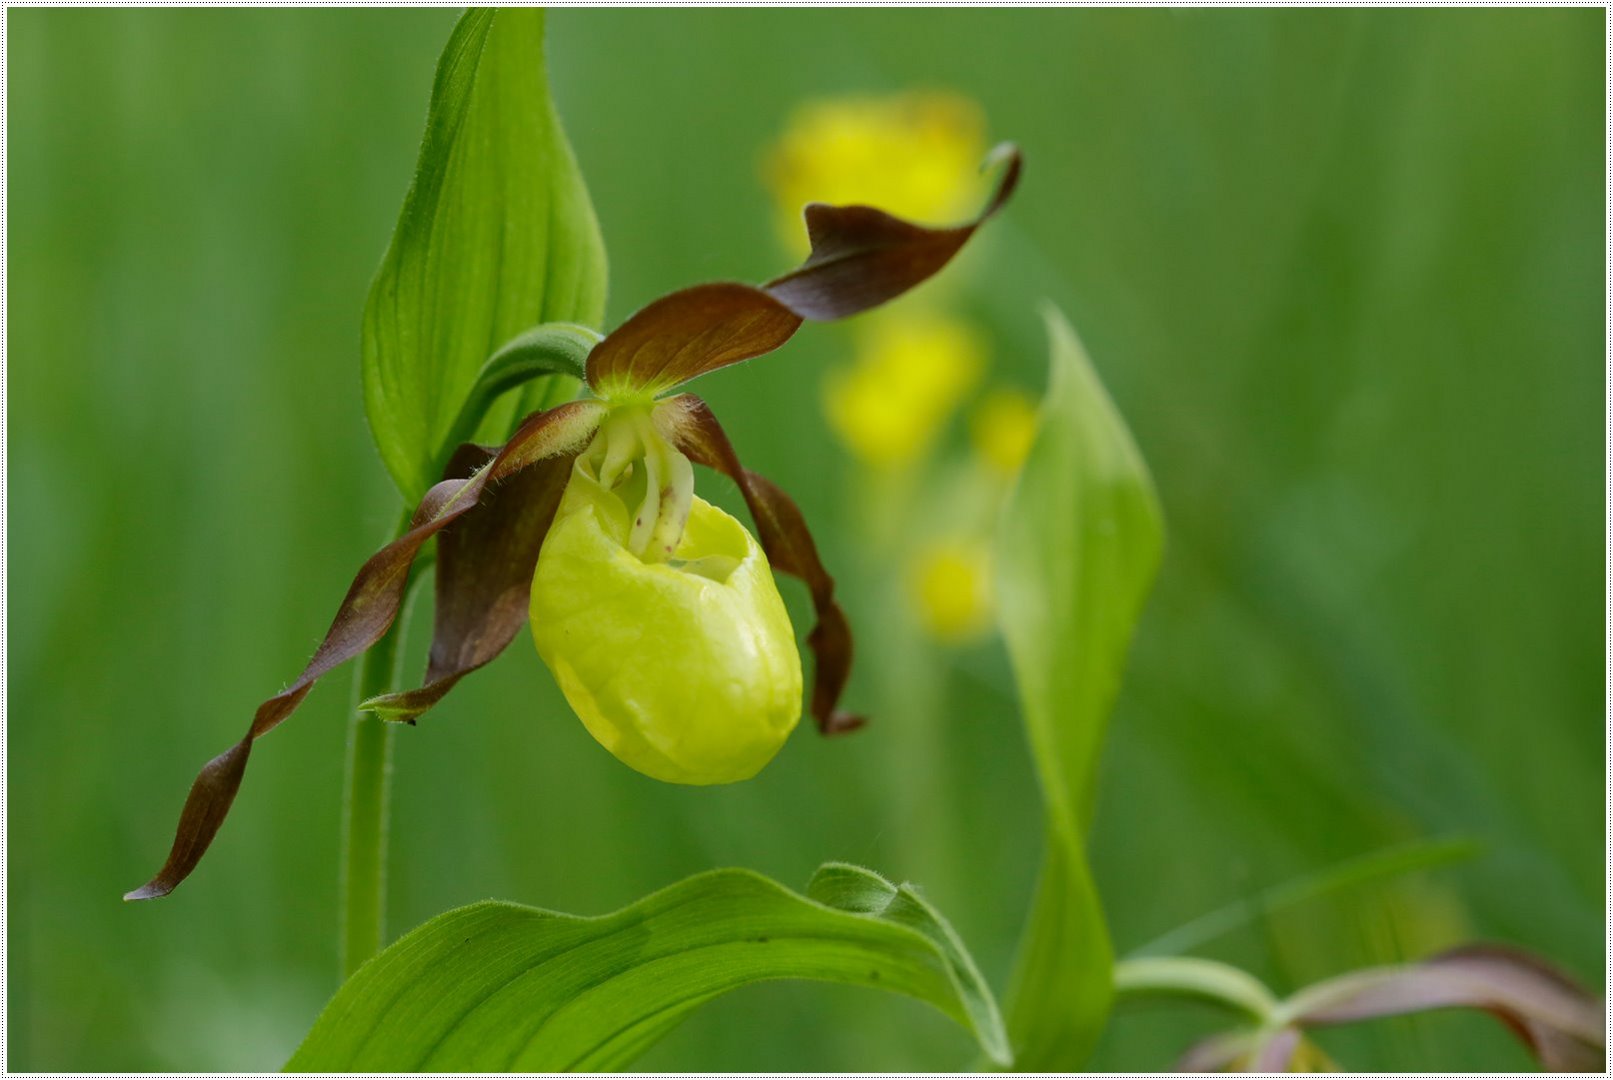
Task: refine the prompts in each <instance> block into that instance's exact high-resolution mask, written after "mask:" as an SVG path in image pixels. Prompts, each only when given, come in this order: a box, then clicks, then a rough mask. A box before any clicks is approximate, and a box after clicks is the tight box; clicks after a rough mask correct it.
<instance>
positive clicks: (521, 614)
mask: <svg viewBox="0 0 1613 1080" xmlns="http://www.w3.org/2000/svg"><path fill="white" fill-rule="evenodd" d="M494 454H495V451H494V450H491V449H488V448H487V447H483V446H472V445H466V446H462V447H460V448H459V450H458V452H457V453H455V455H454V457H453V460H452V461H451V462H450V463H449V466H448V474H449V475H450V476H463V477H469V476H473V475H475V474H476V472H477V471H478V470H479V469H481V468H482V467H483V466H485V465H487V463H488V462H490V461H491V460H492V459H493V456H494ZM575 460H576V455H575V454H565V455H562V456H560V457H553V458H547V459H545V460H543V461H540V462H538V463H537V464H536V465H534V466H532V467H531V468H528V469H525V470H522V471H521V472H518V473H516V474H515V475H514V476H511V477H509V478H508V479H506V480H504V481H503V482H502V483H499V484H497V485H494V486H493V487H491V488H489V489H488V490H487V491H485V492H484V493H483V494H482V497H481V500H480V509H479V510H478V512H477V513H474V514H467V515H466V516H464V517H463V518H460V519H459V520H457V521H455V522H454V523H453V524H452V525H450V526H449V527H448V528H446V529H444V530H443V533H442V535H441V536H440V537H438V538H437V614H436V625H435V627H434V629H433V633H432V641H431V655H430V659H429V660H428V661H427V664H426V681H425V685H424V686H421V687H419V688H418V689H414V690H405V691H401V692H399V693H396V694H385V695H383V696H381V697H375V698H371V699H370V700H369V701H366V702H364V703H362V704H361V705H360V706H359V708H361V709H367V710H370V711H372V712H374V713H376V714H378V715H380V716H382V717H383V718H385V719H387V720H402V721H405V722H407V723H411V724H412V723H414V721H415V718H416V717H418V716H419V715H420V714H422V713H424V712H425V711H426V710H428V709H430V708H431V707H432V706H433V705H435V704H437V702H439V701H441V700H442V698H443V696H444V695H445V694H447V693H448V691H450V690H452V689H453V688H454V685H455V684H456V683H458V682H459V680H460V679H462V678H464V677H465V676H466V675H468V674H470V673H471V672H472V671H475V670H476V669H477V668H479V667H481V666H482V665H484V664H486V663H488V662H489V661H491V660H492V659H493V658H494V657H496V656H498V654H499V653H501V652H503V651H504V648H505V646H507V645H509V643H510V642H511V641H512V640H513V639H514V638H515V635H516V634H517V633H518V632H520V629H521V627H522V625H523V624H524V623H525V622H526V619H527V603H528V598H529V594H530V592H531V590H532V573H533V570H534V569H535V568H536V567H537V562H538V552H539V550H540V549H542V547H543V538H544V537H545V536H547V535H548V532H549V525H550V523H551V522H553V521H554V514H555V510H556V509H557V508H558V507H559V505H560V496H561V494H562V493H564V491H565V489H566V481H567V479H568V478H569V477H570V475H571V464H572V462H573V461H575Z"/></svg>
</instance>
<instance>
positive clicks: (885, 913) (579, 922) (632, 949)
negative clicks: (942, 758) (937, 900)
mask: <svg viewBox="0 0 1613 1080" xmlns="http://www.w3.org/2000/svg"><path fill="white" fill-rule="evenodd" d="M808 892H809V895H810V897H811V898H810V899H809V898H808V897H803V896H800V895H797V894H795V893H792V892H790V891H789V890H787V889H785V888H784V887H783V886H781V885H778V884H776V883H775V882H772V881H770V880H768V879H767V878H764V877H762V876H760V875H758V874H754V873H751V872H750V871H748V870H714V871H711V872H709V873H705V874H699V875H696V876H695V877H692V878H688V879H686V880H684V881H681V882H679V883H678V884H676V885H673V886H671V887H670V888H667V889H664V890H662V891H660V892H657V893H653V894H651V895H650V896H647V897H645V898H643V899H642V900H639V901H638V902H637V903H634V904H631V905H629V906H628V907H625V908H623V909H622V910H621V911H618V912H616V913H615V914H612V915H604V916H600V917H595V918H583V917H579V916H576V915H562V914H557V913H555V912H550V911H541V910H539V909H537V908H530V907H523V906H520V905H516V904H506V903H495V902H491V901H489V902H484V903H480V904H472V905H471V906H469V907H464V908H459V909H457V910H455V911H450V912H447V913H446V914H443V915H439V916H437V917H436V918H435V919H432V920H431V921H429V922H427V923H425V924H424V925H423V926H421V927H419V928H418V929H416V930H414V931H413V932H412V933H410V934H408V935H407V936H406V937H404V938H403V939H402V940H400V941H398V942H397V943H396V944H395V945H393V946H392V947H390V948H388V949H387V950H385V951H384V952H382V953H381V954H380V955H379V956H377V957H376V958H375V959H373V960H371V961H370V962H369V963H368V964H366V965H365V966H364V967H363V968H361V969H360V970H359V971H358V973H357V974H356V975H354V976H353V978H352V979H350V980H349V981H348V982H347V984H346V985H345V986H343V987H342V988H341V989H340V990H339V991H337V994H336V997H335V998H334V999H333V1000H332V1001H331V1003H330V1004H329V1005H327V1006H326V1008H325V1011H324V1012H323V1013H322V1014H321V1015H320V1017H319V1020H318V1021H317V1022H316V1023H315V1024H314V1028H313V1030H312V1031H311V1032H310V1033H309V1035H308V1038H307V1040H306V1041H305V1042H304V1043H303V1045H302V1047H301V1048H300V1049H299V1050H298V1051H297V1053H296V1055H295V1056H294V1057H293V1058H292V1059H291V1061H290V1063H289V1064H288V1065H287V1066H286V1067H287V1069H289V1070H291V1071H297V1072H324V1071H387V1072H405V1071H422V1070H456V1071H467V1070H468V1071H508V1070H521V1071H560V1070H608V1069H615V1068H621V1067H623V1066H625V1065H626V1064H627V1063H629V1062H630V1061H632V1060H633V1059H634V1058H635V1057H636V1056H637V1055H638V1054H640V1053H641V1052H642V1051H643V1050H645V1049H646V1048H647V1047H648V1046H650V1045H651V1044H652V1043H654V1042H655V1041H656V1040H657V1039H659V1038H661V1037H662V1036H663V1035H665V1034H666V1033H667V1032H668V1031H670V1030H672V1028H674V1027H676V1026H677V1024H678V1023H679V1022H680V1021H681V1020H682V1019H683V1018H684V1017H685V1016H687V1015H688V1014H689V1013H690V1012H692V1011H693V1010H694V1009H695V1008H696V1007H697V1006H699V1005H700V1004H702V1003H703V1002H706V1001H710V1000H711V999H713V998H715V997H717V996H719V995H721V994H724V993H726V992H728V991H729V990H733V989H735V988H737V987H740V986H744V985H747V984H749V983H754V982H762V981H765V980H770V979H815V980H819V981H824V982H838V983H850V984H852V985H858V986H869V987H877V988H881V989H885V990H891V991H894V992H896V993H900V994H906V995H908V996H910V997H914V998H917V999H919V1000H920V1001H924V1002H928V1003H929V1004H931V1005H933V1006H935V1007H936V1008H937V1009H939V1010H940V1011H941V1012H943V1013H945V1014H946V1015H947V1016H950V1017H951V1018H952V1019H954V1020H956V1021H957V1022H958V1023H959V1024H961V1025H963V1026H964V1027H965V1028H967V1029H968V1030H969V1031H971V1032H972V1033H973V1034H974V1036H975V1038H976V1040H977V1041H978V1042H979V1044H980V1046H981V1047H982V1048H983V1049H984V1050H985V1051H986V1053H987V1054H988V1055H989V1056H990V1057H991V1058H992V1059H993V1060H994V1061H997V1062H1006V1061H1007V1041H1006V1037H1005V1036H1004V1033H1003V1030H1002V1024H1001V1020H1000V1019H999V1017H998V1013H997V1007H996V1004H995V1003H994V1002H993V1000H992V998H991V993H990V990H989V989H988V988H987V987H986V984H985V982H984V981H983V980H982V979H981V978H980V975H979V972H978V971H977V970H976V969H975V965H974V963H973V961H971V960H970V959H969V957H968V955H967V954H966V953H964V951H963V948H962V946H961V945H960V944H959V943H958V940H957V937H956V936H955V935H954V934H953V932H952V930H951V928H950V927H949V926H947V924H946V922H945V921H944V920H943V919H942V918H941V916H940V915H939V914H937V913H936V912H935V911H934V910H933V909H932V908H930V907H929V905H928V904H926V903H925V902H924V901H923V900H922V899H921V898H919V896H918V895H917V894H915V893H914V892H913V891H912V890H911V889H910V888H908V887H907V886H895V885H892V884H890V883H889V882H887V881H885V880H884V879H883V878H881V877H879V876H878V875H877V874H873V873H871V872H869V871H867V870H861V869H858V868H856V867H852V866H844V865H840V864H831V865H829V866H825V867H824V868H822V869H821V870H820V871H819V872H818V874H817V876H816V877H814V879H813V881H812V884H811V885H810V886H809V888H808Z"/></svg>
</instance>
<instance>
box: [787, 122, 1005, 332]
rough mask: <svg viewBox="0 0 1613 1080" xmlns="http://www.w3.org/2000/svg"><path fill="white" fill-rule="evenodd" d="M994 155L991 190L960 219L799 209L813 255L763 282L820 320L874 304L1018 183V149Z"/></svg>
mask: <svg viewBox="0 0 1613 1080" xmlns="http://www.w3.org/2000/svg"><path fill="white" fill-rule="evenodd" d="M992 159H993V160H1006V161H1007V163H1008V164H1007V168H1006V169H1005V170H1004V172H1003V177H1002V179H1001V180H1000V181H999V182H998V184H997V191H996V193H995V194H994V195H993V196H992V198H991V201H990V202H988V203H987V204H986V207H985V209H983V210H982V211H981V212H980V215H979V216H978V217H976V218H975V219H974V220H973V221H971V222H969V223H968V224H967V225H959V226H956V227H954V228H950V229H931V228H926V227H924V226H922V225H914V224H913V223H911V222H908V221H903V220H902V219H901V218H898V217H893V216H892V215H890V214H887V213H885V212H884V211H883V210H876V209H874V208H873V207H871V206H825V205H824V204H822V203H813V204H812V205H810V206H808V207H807V208H806V226H807V236H808V238H809V239H810V240H811V241H812V253H811V254H810V255H809V256H807V261H806V262H805V263H803V264H802V265H801V267H800V268H799V269H796V270H792V271H791V272H790V273H788V274H785V275H784V276H783V277H780V278H775V279H774V280H772V281H770V282H768V283H767V284H766V285H764V286H763V288H764V289H766V290H767V292H769V293H770V294H772V295H773V296H774V297H776V298H777V299H778V300H780V301H782V302H783V304H784V305H785V306H786V307H788V308H789V309H790V310H791V311H793V312H795V313H796V314H797V315H800V316H801V317H802V318H804V319H811V320H813V321H816V322H825V321H828V320H830V319H843V318H845V317H846V316H848V315H856V314H857V313H858V312H862V311H867V310H868V309H869V308H873V307H878V306H879V305H880V304H883V303H885V302H886V301H887V300H891V299H894V298H895V297H897V296H900V295H901V294H902V293H904V292H906V291H907V290H909V289H911V288H913V286H915V285H917V284H919V283H920V282H922V281H924V280H925V279H926V278H928V277H930V276H931V275H932V274H934V273H935V272H936V271H938V270H940V269H941V268H942V267H943V266H945V265H946V264H947V263H948V261H950V260H951V258H952V257H953V256H954V255H956V254H957V253H958V251H959V250H960V249H961V248H962V247H963V245H964V244H965V243H967V242H968V240H969V238H970V237H971V236H973V235H974V233H975V230H976V229H978V228H980V226H981V225H983V224H985V222H986V220H987V219H988V218H990V217H991V216H992V215H993V214H995V213H996V212H997V211H998V210H1000V209H1002V207H1003V204H1004V203H1006V202H1007V201H1008V199H1009V197H1010V196H1011V195H1013V193H1014V188H1015V187H1017V186H1018V184H1019V175H1020V172H1021V165H1022V163H1021V158H1020V154H1019V150H1018V149H1017V148H1016V147H1014V146H1013V145H1011V144H1007V143H1005V144H1003V145H1002V146H1000V147H998V148H997V150H995V151H993V154H992Z"/></svg>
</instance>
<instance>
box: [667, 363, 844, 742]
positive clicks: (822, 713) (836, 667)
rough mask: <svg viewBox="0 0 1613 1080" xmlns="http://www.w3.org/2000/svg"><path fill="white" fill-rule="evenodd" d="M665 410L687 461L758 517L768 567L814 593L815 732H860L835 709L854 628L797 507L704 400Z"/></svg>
mask: <svg viewBox="0 0 1613 1080" xmlns="http://www.w3.org/2000/svg"><path fill="white" fill-rule="evenodd" d="M664 404H666V405H668V406H671V408H670V409H669V410H668V412H667V414H666V415H669V416H671V417H674V418H675V420H674V422H673V425H672V426H673V432H672V435H673V441H674V442H675V443H676V445H677V446H678V448H679V449H680V450H682V451H683V452H684V453H685V454H687V455H688V456H689V458H690V460H692V461H695V462H697V463H699V464H701V465H705V466H706V467H708V468H712V469H716V470H717V471H718V472H720V473H723V474H724V475H726V476H728V477H729V478H730V479H732V480H733V481H734V483H736V484H738V485H739V490H740V494H742V495H744V497H745V505H746V506H748V507H749V508H750V512H751V517H753V518H755V519H756V535H757V539H758V540H759V541H760V542H761V545H762V550H763V551H765V552H767V558H768V561H769V562H771V563H772V564H773V569H775V570H780V571H783V572H784V573H786V574H791V575H793V576H795V577H798V578H800V579H801V580H802V581H804V582H806V584H807V588H808V589H809V590H810V591H811V593H812V607H813V609H814V610H815V611H816V613H817V616H818V624H817V625H816V626H814V627H813V628H812V632H811V633H810V634H808V635H807V644H808V645H810V646H811V647H812V652H813V655H814V656H815V657H816V661H817V663H816V671H815V672H814V676H813V681H812V715H813V717H814V718H815V719H816V720H817V722H818V730H819V731H820V732H822V733H823V734H825V735H838V734H840V733H842V732H846V731H853V730H855V729H857V728H859V727H861V726H862V725H863V723H864V719H863V718H862V717H860V716H856V715H854V714H852V713H848V712H842V711H840V709H839V708H837V706H838V704H839V702H840V695H841V693H842V691H844V690H845V688H846V679H847V678H848V677H849V676H850V674H851V651H852V650H851V627H850V625H849V624H848V623H847V622H846V613H845V612H844V611H842V610H841V609H840V605H839V604H838V603H836V602H835V598H834V578H832V577H830V576H829V572H828V571H827V570H825V569H824V568H823V562H822V561H821V560H820V559H819V558H818V549H817V546H816V545H815V544H814V543H813V542H812V534H811V533H810V532H808V531H807V527H806V520H805V519H804V518H802V516H801V511H800V509H799V508H798V507H797V506H796V505H795V502H794V500H792V499H791V498H790V497H789V496H788V495H786V494H785V493H784V492H783V491H782V490H780V489H779V488H778V487H777V486H776V485H775V484H774V483H773V482H772V481H771V480H768V479H767V478H766V477H764V476H761V475H760V474H758V473H754V472H751V471H750V470H749V469H747V468H745V467H744V466H743V465H741V464H740V463H739V457H738V455H737V454H735V453H734V447H733V444H731V443H730V442H729V441H728V436H727V435H726V434H724V433H723V429H722V426H721V425H720V424H718V423H717V418H716V417H715V416H714V415H712V412H711V409H710V408H709V407H708V406H707V405H706V403H705V402H704V401H702V400H700V399H699V398H697V397H695V396H694V395H693V394H680V395H679V396H677V397H675V398H669V399H668V400H667V402H665V403H664Z"/></svg>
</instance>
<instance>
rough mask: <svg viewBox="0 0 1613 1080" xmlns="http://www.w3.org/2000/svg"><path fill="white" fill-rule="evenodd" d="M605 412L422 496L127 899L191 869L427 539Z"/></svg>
mask: <svg viewBox="0 0 1613 1080" xmlns="http://www.w3.org/2000/svg"><path fill="white" fill-rule="evenodd" d="M603 414H604V406H602V405H600V404H599V403H598V402H592V401H574V402H570V403H568V404H565V405H561V406H559V407H558V408H554V409H550V410H548V411H547V412H542V413H537V414H535V415H533V416H531V417H529V418H528V419H527V421H526V422H525V423H524V424H522V425H521V428H520V430H518V431H517V432H516V433H515V434H514V435H513V436H512V437H511V438H510V441H509V442H508V443H506V444H505V445H504V447H503V449H501V450H500V451H499V452H498V454H497V456H495V457H494V458H493V460H492V461H491V463H490V464H489V465H488V466H487V468H485V469H483V470H481V471H480V472H478V473H477V474H476V475H475V476H472V477H470V478H468V479H452V480H444V481H442V482H441V483H439V484H437V485H436V486H435V487H433V488H432V489H431V490H430V491H428V492H426V494H425V497H424V498H423V499H421V500H420V507H419V509H417V510H416V511H415V513H414V517H413V518H412V519H411V520H410V524H411V528H410V529H409V531H408V532H406V533H404V534H403V535H402V536H400V537H399V538H398V539H396V540H394V541H393V542H392V543H390V544H388V545H387V546H386V547H384V548H382V549H381V550H380V551H378V552H376V553H375V554H374V555H372V556H371V557H370V559H369V561H368V562H366V563H365V564H364V565H363V567H361V568H360V569H359V572H358V576H357V577H355V578H354V579H353V584H352V586H351V587H350V588H349V589H348V590H347V596H346V597H345V598H344V599H343V600H342V603H341V606H340V607H339V608H338V609H337V611H336V618H335V620H334V621H333V622H332V623H331V626H330V629H329V630H328V631H327V632H326V634H325V640H324V641H323V642H321V643H320V645H319V648H318V649H317V650H316V651H315V652H314V656H313V659H312V660H310V661H308V666H307V667H306V668H304V669H303V672H302V674H301V675H299V676H298V677H297V681H296V682H294V683H292V684H291V685H290V686H289V687H287V688H286V689H285V690H283V691H281V692H280V693H278V694H276V695H275V696H274V697H271V698H269V699H268V700H267V701H265V702H264V703H263V704H262V705H259V706H258V709H257V712H256V713H255V714H254V715H253V717H252V724H251V726H250V727H249V728H248V729H247V733H246V735H245V737H244V738H242V740H241V741H240V742H239V743H237V744H236V745H235V746H234V747H233V748H232V749H230V750H227V751H225V752H224V753H223V754H221V755H219V756H218V757H216V758H214V759H213V760H212V761H210V762H208V763H207V764H206V765H205V766H204V767H203V768H202V771H201V773H200V775H198V776H197V778H196V782H195V783H194V784H193V785H192V786H191V789H190V794H189V795H188V796H187V797H186V799H185V808H184V810H182V811H181V812H180V815H179V827H178V829H177V830H176V832H175V835H174V843H173V847H172V849H171V850H170V851H169V854H168V860H167V862H165V863H164V864H163V867H162V869H161V870H159V871H158V872H157V876H156V877H154V878H152V879H151V880H150V881H149V882H147V883H146V884H145V885H143V886H141V887H140V888H138V889H135V890H133V891H131V892H129V893H126V894H125V895H124V899H125V900H148V899H151V898H153V897H157V896H166V895H167V894H168V893H170V892H172V891H173V890H174V889H175V887H177V886H178V885H179V883H180V882H182V881H184V880H185V878H186V877H188V876H189V875H190V872H191V871H192V870H194V869H195V868H196V864H197V863H198V862H199V861H200V860H201V857H202V855H203V854H204V853H205V852H206V851H207V846H208V845H209V844H211V843H212V842H213V837H214V835H215V834H217V832H218V829H219V826H220V825H222V824H223V823H224V817H225V815H226V814H228V813H229V810H230V804H231V803H232V802H233V801H234V799H235V793H236V791H237V789H239V788H240V786H241V777H242V775H243V774H244V773H245V771H246V762H247V757H248V754H249V753H250V750H251V744H252V742H253V741H254V740H255V739H258V738H260V737H262V736H263V735H265V734H267V733H268V732H269V731H271V730H273V728H274V727H275V726H276V725H278V724H279V723H280V722H281V721H282V720H284V719H285V718H286V717H287V716H290V715H291V713H292V711H293V710H295V709H296V708H297V706H298V705H300V704H302V700H303V698H305V697H307V696H308V691H309V690H311V689H312V688H313V684H314V681H315V680H317V679H318V678H319V677H320V676H322V675H324V674H325V673H326V672H328V671H330V670H331V668H334V667H335V666H336V665H338V664H340V663H342V662H344V661H346V660H351V659H352V658H353V657H355V656H357V655H358V654H359V653H361V652H363V651H364V650H365V649H368V648H369V647H370V646H371V645H374V644H375V643H376V642H377V641H379V640H380V639H381V636H382V635H383V634H385V633H386V631H387V628H388V627H390V626H391V625H392V620H393V619H394V618H396V617H397V614H398V608H399V607H400V606H401V605H402V603H403V597H404V592H405V587H406V585H407V584H408V579H409V568H410V567H411V566H413V565H414V560H415V556H416V555H418V554H419V552H420V549H421V547H423V546H424V545H425V543H426V541H427V540H430V539H431V538H432V537H433V536H435V535H436V534H437V533H438V532H440V531H441V530H442V529H443V528H445V527H446V526H447V525H448V524H449V523H450V522H452V521H454V520H455V519H457V518H459V517H461V516H463V515H464V514H465V513H467V512H468V511H469V510H471V509H472V508H473V507H475V506H476V505H477V503H478V500H479V499H480V498H481V495H482V492H483V490H484V489H485V488H486V487H487V486H488V485H489V484H492V483H494V482H495V481H498V480H502V479H504V478H505V477H508V476H513V475H514V474H515V473H517V472H519V471H520V470H521V469H524V468H526V467H527V466H528V465H532V464H534V463H536V462H538V461H541V460H543V459H544V458H548V457H553V456H555V455H559V454H566V453H575V452H576V451H577V450H578V449H580V448H581V446H582V444H583V443H584V442H586V440H587V439H588V438H589V436H591V435H592V434H593V432H594V429H595V428H597V427H598V426H599V420H600V417H601V416H602V415H603Z"/></svg>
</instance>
